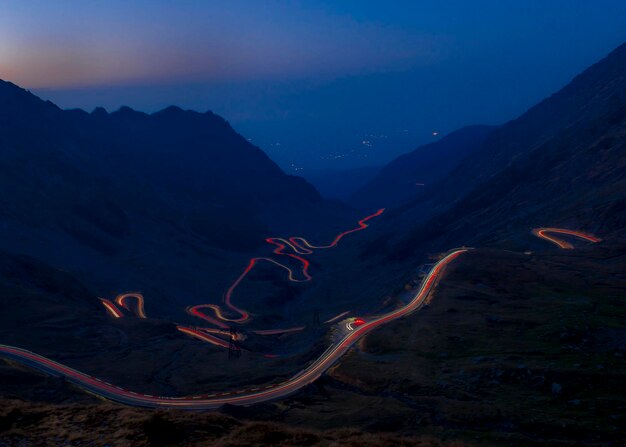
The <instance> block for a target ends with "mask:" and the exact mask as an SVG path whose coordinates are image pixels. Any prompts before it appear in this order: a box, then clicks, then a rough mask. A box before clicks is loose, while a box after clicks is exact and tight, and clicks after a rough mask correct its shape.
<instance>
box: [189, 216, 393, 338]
mask: <svg viewBox="0 0 626 447" xmlns="http://www.w3.org/2000/svg"><path fill="white" fill-rule="evenodd" d="M384 211H385V209H384V208H381V209H379V210H378V211H376V212H375V213H374V214H371V215H369V216H366V217H364V218H363V219H361V220H359V222H358V226H357V227H356V228H352V229H350V230H347V231H344V232H342V233H339V234H338V235H337V236H335V238H334V239H333V241H332V242H331V243H330V244H328V245H322V246H315V245H312V244H311V243H309V242H308V241H307V240H306V239H304V238H302V237H290V238H289V239H284V238H278V237H269V238H267V239H265V242H267V243H268V244H271V245H274V246H275V247H276V248H274V250H273V251H272V253H274V254H275V255H281V256H288V257H290V258H292V259H295V260H296V261H298V262H299V263H300V264H301V265H302V270H301V272H302V277H303V278H302V279H298V278H296V277H295V275H294V272H293V270H292V269H291V268H289V267H288V266H286V265H285V264H282V263H280V262H278V261H276V260H274V259H272V258H268V257H255V258H252V259H250V261H249V262H248V265H247V266H246V268H245V269H244V271H243V272H242V273H241V274H240V275H239V276H238V277H237V279H236V280H235V281H234V282H233V283H232V284H231V286H230V287H229V288H228V290H227V291H226V293H225V295H224V304H225V305H226V307H227V308H228V309H230V310H231V311H233V312H234V313H236V314H238V315H239V317H237V318H229V317H227V316H226V315H224V312H223V311H222V309H221V307H220V306H218V305H217V304H199V305H197V306H191V307H189V308H187V313H189V314H190V315H193V316H194V317H198V318H201V319H203V320H205V321H208V322H209V323H212V324H214V325H216V326H218V327H221V328H223V329H225V328H227V327H228V325H227V324H225V323H224V321H227V322H229V323H245V322H246V321H248V320H249V319H250V314H249V313H248V312H246V311H245V310H243V309H240V308H239V307H237V306H235V305H234V304H233V303H232V296H233V293H234V292H235V289H236V288H237V287H238V286H239V284H240V283H241V282H242V281H243V280H244V278H245V277H246V276H248V274H249V273H250V272H251V271H252V269H254V267H255V266H256V265H257V264H258V263H259V262H260V261H266V262H271V263H272V264H275V265H277V266H278V267H281V268H283V269H285V270H287V273H288V278H289V281H292V282H307V281H310V280H311V279H312V277H311V275H310V274H309V267H310V262H309V261H308V260H307V259H305V258H303V257H302V256H300V255H309V254H312V253H313V251H314V250H322V249H328V248H332V247H335V246H336V245H337V244H338V243H339V241H340V240H341V239H343V237H344V236H346V235H348V234H351V233H355V232H357V231H361V230H364V229H366V228H367V227H368V224H366V222H367V221H369V220H371V219H373V218H375V217H378V216H380V215H381V214H382V213H383V212H384ZM287 249H290V250H292V251H293V252H294V253H286V252H285V250H287ZM203 309H211V310H212V311H213V312H214V314H215V317H217V319H216V318H214V317H212V316H210V315H207V314H206V313H204V312H202V310H203Z"/></svg>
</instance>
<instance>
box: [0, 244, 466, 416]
mask: <svg viewBox="0 0 626 447" xmlns="http://www.w3.org/2000/svg"><path fill="white" fill-rule="evenodd" d="M466 251H467V250H466V249H458V250H454V251H452V252H451V253H449V254H448V255H446V256H445V257H443V258H442V259H441V260H439V261H438V262H437V263H436V264H435V265H434V266H433V268H432V269H431V270H430V272H429V273H428V274H427V275H426V276H425V277H424V279H423V280H422V283H421V285H420V287H419V289H418V290H417V293H416V294H415V296H414V297H413V298H412V299H411V301H410V302H409V303H408V304H407V305H405V306H403V307H401V308H399V309H396V310H394V311H391V312H389V313H387V314H385V315H382V316H380V317H378V318H375V319H372V320H370V321H369V322H366V321H365V320H362V319H355V321H354V322H355V323H356V322H357V321H358V320H361V321H363V323H362V324H360V325H359V326H358V327H356V328H354V329H353V330H352V331H350V332H348V333H347V334H346V335H345V336H344V337H343V338H341V339H340V340H339V341H337V342H335V343H333V344H331V345H330V346H329V347H328V348H327V349H326V351H324V352H323V353H322V354H321V355H320V356H319V357H318V358H317V359H316V360H315V361H314V362H312V363H311V364H310V365H309V366H307V367H306V368H305V369H303V370H302V371H300V372H299V373H297V374H295V375H294V376H293V377H291V378H290V379H287V380H285V381H283V382H280V383H275V384H270V385H265V386H257V387H253V388H247V389H243V390H236V391H227V392H219V393H214V394H202V395H195V396H183V397H167V396H152V395H149V394H141V393H137V392H134V391H129V390H126V389H123V388H120V387H118V386H116V385H112V384H110V383H108V382H105V381H103V380H101V379H98V378H96V377H93V376H90V375H88V374H85V373H82V372H80V371H77V370H75V369H73V368H70V367H69V366H65V365H63V364H61V363H58V362H55V361H54V360H51V359H48V358H46V357H43V356H41V355H39V354H35V353H33V352H30V351H27V350H25V349H20V348H16V347H13V346H7V345H0V355H2V356H3V357H6V358H9V359H13V360H17V361H19V362H21V363H23V364H25V365H27V366H31V367H33V368H37V369H39V370H41V371H44V372H46V373H49V374H55V375H61V376H63V377H65V378H66V380H68V381H69V382H71V383H74V384H76V385H78V386H80V387H82V388H83V389H85V390H86V391H89V392H91V393H94V394H97V395H99V396H101V397H104V398H106V399H110V400H113V401H116V402H120V403H123V404H126V405H134V406H141V407H151V408H183V409H195V410H201V409H214V408H218V407H220V406H222V405H225V404H232V405H252V404H255V403H260V402H265V401H268V400H273V399H278V398H281V397H285V396H288V395H290V394H292V393H294V392H295V391H297V390H299V389H301V388H302V387H304V386H306V385H308V384H310V383H312V382H314V381H315V380H317V379H318V378H319V377H320V376H321V375H322V374H323V373H324V372H325V371H327V370H328V368H330V367H331V366H332V365H333V364H334V363H335V362H336V361H337V360H338V359H339V358H340V357H341V356H342V355H343V354H345V353H346V352H347V351H348V349H349V348H350V347H351V346H352V345H354V343H356V342H357V341H358V340H359V339H360V338H362V337H363V336H365V335H366V334H368V333H369V332H371V331H372V330H374V329H375V328H377V327H378V326H380V325H383V324H385V323H388V322H390V321H393V320H395V319H398V318H401V317H403V316H406V315H408V314H410V313H411V312H414V311H415V310H417V309H419V308H420V307H421V306H422V305H423V304H424V303H425V302H426V300H427V298H428V296H429V295H430V293H431V291H432V290H433V287H434V285H435V283H436V281H437V279H438V278H439V277H440V274H441V273H442V271H443V269H444V268H445V267H446V266H447V265H448V264H450V263H451V262H452V261H453V260H455V259H456V258H457V257H458V256H459V255H461V254H462V253H464V252H466ZM359 322H360V321H359ZM179 330H181V331H182V332H185V333H188V334H189V335H191V336H193V337H197V338H207V337H210V336H209V335H208V334H203V333H202V332H200V331H199V330H195V329H191V328H185V327H182V326H181V327H179ZM207 341H208V340H207ZM210 342H211V343H226V342H225V341H224V340H221V339H217V337H215V340H211V341H210Z"/></svg>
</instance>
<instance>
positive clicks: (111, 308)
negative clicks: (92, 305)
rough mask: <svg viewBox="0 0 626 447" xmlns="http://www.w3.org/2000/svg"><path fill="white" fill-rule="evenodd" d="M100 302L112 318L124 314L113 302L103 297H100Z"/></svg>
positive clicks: (120, 316)
mask: <svg viewBox="0 0 626 447" xmlns="http://www.w3.org/2000/svg"><path fill="white" fill-rule="evenodd" d="M100 302H101V303H102V305H103V306H104V308H105V309H106V311H107V312H108V313H109V314H110V315H111V316H112V317H113V318H122V317H123V316H124V314H123V313H122V311H120V310H119V309H118V308H117V306H116V305H115V304H113V302H112V301H109V300H107V299H104V298H100Z"/></svg>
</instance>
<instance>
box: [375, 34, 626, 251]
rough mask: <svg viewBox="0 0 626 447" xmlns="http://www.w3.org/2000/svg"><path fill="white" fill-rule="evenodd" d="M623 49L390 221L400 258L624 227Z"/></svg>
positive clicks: (497, 133)
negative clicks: (537, 233) (523, 236)
mask: <svg viewBox="0 0 626 447" xmlns="http://www.w3.org/2000/svg"><path fill="white" fill-rule="evenodd" d="M625 118H626V45H622V46H620V47H619V48H617V49H616V50H615V51H613V52H612V53H611V54H610V55H609V56H608V57H607V58H605V59H604V60H602V61H600V62H598V63H597V64H595V65H593V66H592V67H590V68H589V69H587V70H585V71H584V72H583V73H581V74H580V75H579V76H577V77H576V78H575V79H574V80H573V81H572V82H571V83H570V84H569V85H567V86H566V87H565V88H563V89H562V90H561V91H559V92H558V93H556V94H555V95H553V96H551V97H550V98H548V99H546V100H544V101H542V102H541V103H540V104H538V105H537V106H535V107H533V108H531V109H530V110H529V111H528V112H526V113H525V114H524V115H522V116H521V117H519V118H518V119H516V120H513V121H511V122H509V123H506V124H504V125H502V126H500V127H498V128H497V129H495V130H494V131H493V132H492V133H491V134H490V135H489V137H488V138H487V139H486V141H485V143H484V144H483V145H482V146H481V147H480V148H478V149H477V150H476V151H475V152H474V153H473V154H472V155H470V156H469V157H467V158H466V159H465V160H464V161H463V162H462V164H461V165H460V166H459V167H458V168H456V169H455V170H454V171H452V172H451V173H450V175H449V176H447V177H446V178H444V180H443V181H441V182H440V183H439V184H437V185H435V186H434V187H432V188H429V189H427V190H425V192H424V193H423V194H422V196H420V197H418V198H416V199H414V200H413V201H412V202H409V203H407V204H405V205H403V206H401V207H398V208H396V210H395V211H393V212H391V213H390V214H389V216H390V217H392V218H393V219H392V221H391V222H389V225H388V227H387V229H386V235H387V236H382V237H381V238H380V239H379V241H378V242H379V243H380V242H381V241H383V240H388V239H389V237H388V235H390V234H392V233H393V234H402V236H400V237H396V238H395V242H391V244H389V248H388V252H389V255H390V256H394V257H399V258H401V259H404V258H407V257H410V256H413V255H415V253H416V252H424V251H428V250H431V249H435V250H436V249H441V248H446V247H450V246H453V245H456V244H483V243H487V242H493V243H496V242H501V241H503V240H505V239H510V238H515V237H516V236H515V235H519V234H520V232H522V233H524V232H526V231H529V230H530V228H532V227H533V226H547V225H554V226H558V225H564V226H573V227H577V228H580V229H587V230H589V231H596V232H597V233H598V234H599V235H602V234H607V233H612V232H618V231H620V230H622V229H624V227H625V226H626V225H625V219H624V216H625V215H624V206H623V203H624V202H623V201H624V197H626V183H625V181H624V179H625V177H626V170H625V164H626V155H625V153H626V146H625V145H624V131H625V129H626V122H625Z"/></svg>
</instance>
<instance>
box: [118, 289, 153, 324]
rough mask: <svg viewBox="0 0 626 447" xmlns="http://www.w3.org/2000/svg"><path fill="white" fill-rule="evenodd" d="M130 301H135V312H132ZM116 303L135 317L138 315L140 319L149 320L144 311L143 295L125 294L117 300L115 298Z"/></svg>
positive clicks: (135, 293) (136, 293)
mask: <svg viewBox="0 0 626 447" xmlns="http://www.w3.org/2000/svg"><path fill="white" fill-rule="evenodd" d="M129 299H134V300H135V308H134V310H132V308H131V306H129V305H128V300H129ZM115 302H116V303H117V304H118V305H120V306H122V307H123V308H124V309H126V310H127V311H129V312H134V313H135V315H137V316H138V317H139V318H144V319H145V318H148V317H147V316H146V312H145V310H144V300H143V295H142V294H141V293H138V292H129V293H123V294H121V295H118V296H117V298H115Z"/></svg>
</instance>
